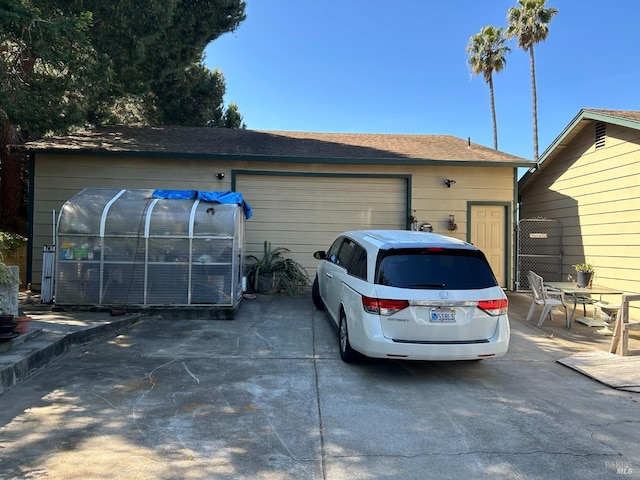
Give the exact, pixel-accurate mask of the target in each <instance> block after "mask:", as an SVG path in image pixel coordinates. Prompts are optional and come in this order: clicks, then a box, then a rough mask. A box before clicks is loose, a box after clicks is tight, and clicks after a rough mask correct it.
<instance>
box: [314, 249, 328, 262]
mask: <svg viewBox="0 0 640 480" xmlns="http://www.w3.org/2000/svg"><path fill="white" fill-rule="evenodd" d="M313 258H315V259H316V260H326V258H327V252H325V251H324V250H318V251H317V252H315V253H314V254H313Z"/></svg>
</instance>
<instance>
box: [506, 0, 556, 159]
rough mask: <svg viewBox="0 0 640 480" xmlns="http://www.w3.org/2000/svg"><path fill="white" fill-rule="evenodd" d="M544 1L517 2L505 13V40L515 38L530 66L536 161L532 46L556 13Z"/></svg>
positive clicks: (544, 34)
mask: <svg viewBox="0 0 640 480" xmlns="http://www.w3.org/2000/svg"><path fill="white" fill-rule="evenodd" d="M546 3H547V2H546V0H518V4H519V5H520V7H512V8H510V9H509V10H508V12H507V22H508V24H509V25H508V27H507V31H506V36H507V38H515V39H516V44H517V45H518V47H520V48H522V49H523V50H524V51H528V52H529V63H530V66H531V95H532V102H533V112H532V113H533V159H534V160H535V161H538V97H537V95H538V94H537V91H536V64H535V58H534V54H533V46H534V45H535V44H536V43H539V42H542V41H544V40H546V38H547V36H548V35H549V23H550V22H551V19H552V18H553V17H554V16H555V15H556V14H557V13H558V10H557V9H556V8H553V7H549V8H546Z"/></svg>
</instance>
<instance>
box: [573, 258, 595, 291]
mask: <svg viewBox="0 0 640 480" xmlns="http://www.w3.org/2000/svg"><path fill="white" fill-rule="evenodd" d="M573 268H575V269H576V273H577V274H578V275H577V276H578V278H577V280H576V283H577V285H578V286H579V287H583V288H584V287H588V286H589V285H591V279H592V278H593V272H594V271H595V270H594V268H593V265H592V264H590V263H576V264H575V265H574V266H573Z"/></svg>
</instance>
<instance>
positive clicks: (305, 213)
mask: <svg viewBox="0 0 640 480" xmlns="http://www.w3.org/2000/svg"><path fill="white" fill-rule="evenodd" d="M235 191H237V192H242V194H243V195H244V198H245V199H246V200H247V202H248V203H249V204H250V205H251V208H252V209H253V217H252V218H251V220H249V221H248V222H247V223H246V227H245V231H246V236H245V238H246V251H247V253H249V254H254V255H260V254H261V252H262V250H263V244H264V242H265V241H269V242H271V244H272V245H273V246H274V247H286V248H288V249H289V250H291V255H290V256H291V258H294V259H295V260H297V261H299V262H300V263H301V264H302V265H304V266H305V267H306V268H307V271H309V273H310V274H312V273H313V270H314V269H315V267H316V265H317V263H318V261H317V260H315V259H314V258H313V252H315V251H316V250H326V249H328V248H329V246H330V245H331V242H332V241H333V240H334V239H335V237H336V236H337V235H338V234H339V233H341V232H343V231H345V230H357V229H366V228H388V229H405V228H406V222H407V178H406V177H404V176H396V177H394V176H382V175H353V176H346V175H342V176H338V175H331V174H326V175H325V174H307V175H305V174H293V175H292V174H290V173H287V174H279V173H272V172H260V173H253V172H252V173H242V172H239V173H238V174H237V177H236V184H235Z"/></svg>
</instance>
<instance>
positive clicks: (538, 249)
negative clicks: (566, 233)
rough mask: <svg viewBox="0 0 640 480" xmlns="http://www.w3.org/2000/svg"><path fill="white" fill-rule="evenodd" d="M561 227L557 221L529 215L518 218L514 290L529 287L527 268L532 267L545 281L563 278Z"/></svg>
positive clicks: (526, 289)
mask: <svg viewBox="0 0 640 480" xmlns="http://www.w3.org/2000/svg"><path fill="white" fill-rule="evenodd" d="M561 246H562V231H561V226H560V222H558V221H557V220H552V219H549V218H528V219H523V220H520V222H518V258H517V262H516V263H517V267H516V268H517V272H516V291H528V290H531V288H530V287H529V280H528V279H527V272H528V271H529V270H533V271H534V272H536V273H537V274H538V275H540V276H541V277H542V278H544V280H545V281H548V282H559V281H561V280H562V278H561V277H562V248H561Z"/></svg>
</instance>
